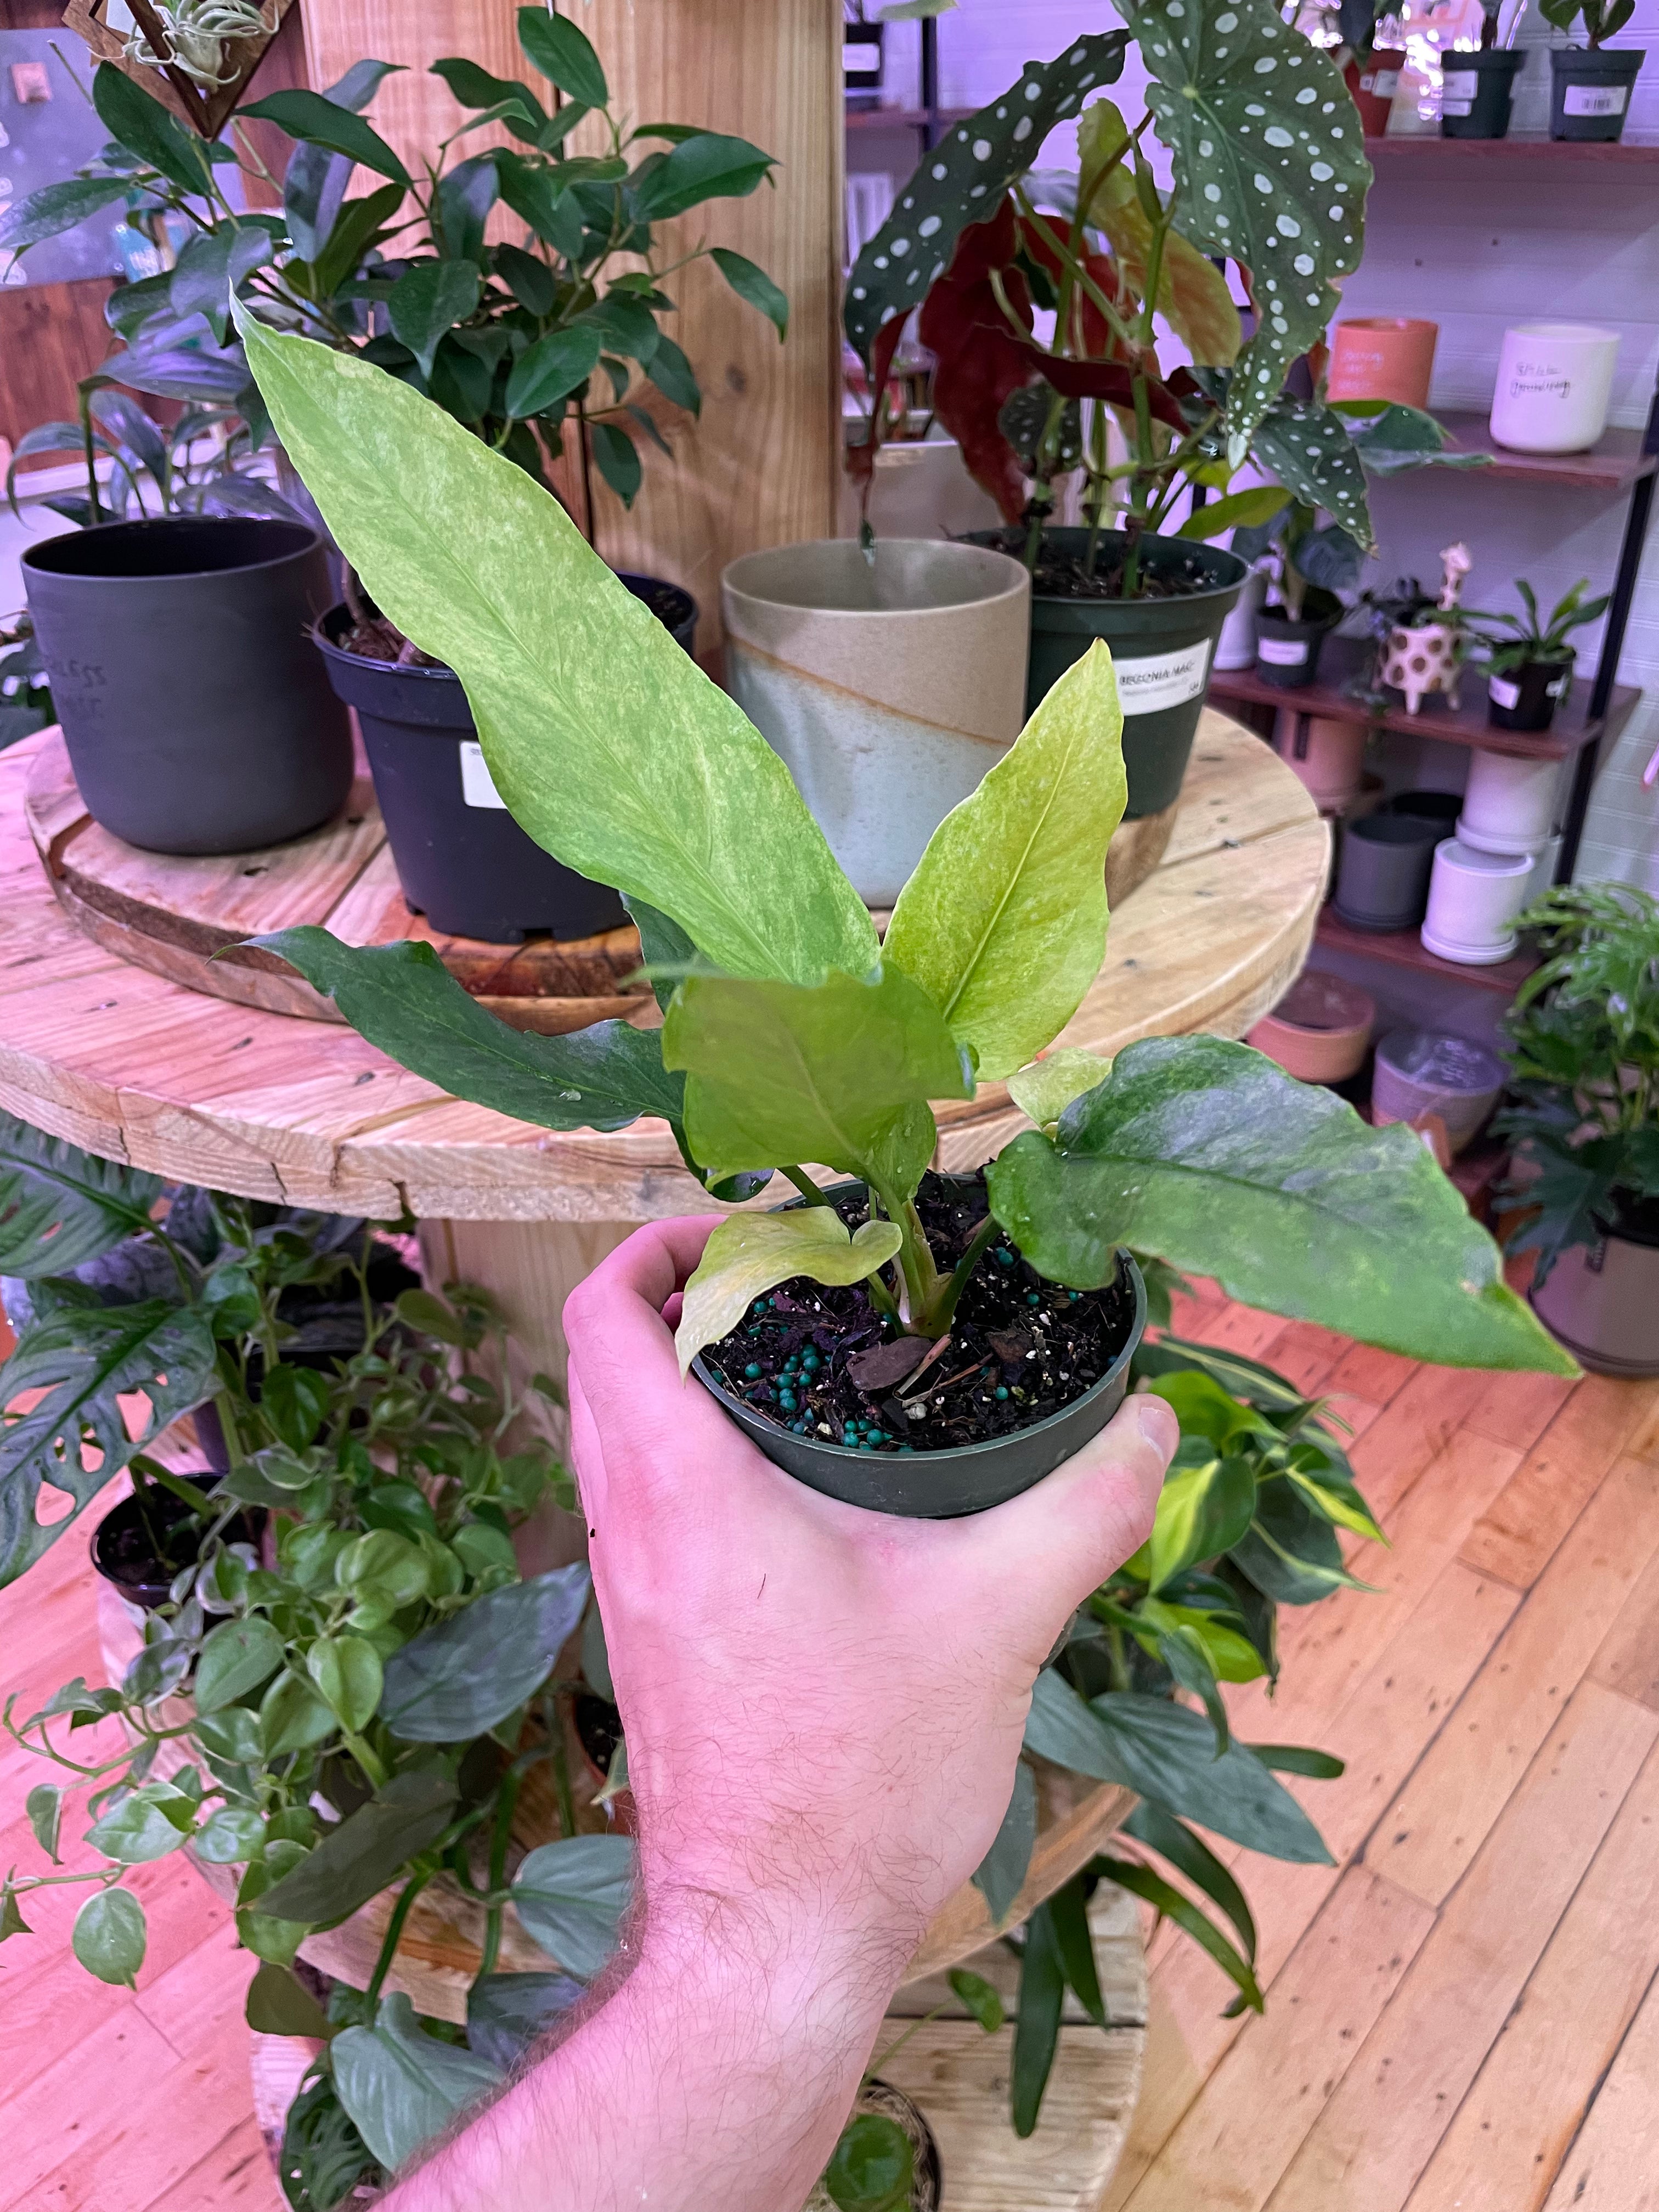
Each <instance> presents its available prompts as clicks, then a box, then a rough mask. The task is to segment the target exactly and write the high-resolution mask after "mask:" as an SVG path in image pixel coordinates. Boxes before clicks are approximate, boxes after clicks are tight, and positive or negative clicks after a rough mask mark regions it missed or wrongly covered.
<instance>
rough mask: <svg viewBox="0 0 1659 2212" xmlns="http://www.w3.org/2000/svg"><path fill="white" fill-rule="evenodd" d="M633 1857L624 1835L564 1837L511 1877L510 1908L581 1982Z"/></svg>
mask: <svg viewBox="0 0 1659 2212" xmlns="http://www.w3.org/2000/svg"><path fill="white" fill-rule="evenodd" d="M479 1602H480V1603H481V1604H482V1603H483V1602H485V1601H484V1600H482V1599H481V1600H480V1601H479ZM475 1610H476V1608H475ZM634 1856H635V1854H634V1845H633V1843H632V1840H631V1839H630V1838H629V1837H627V1836H568V1837H566V1838H564V1840H563V1841H562V1842H561V1843H556V1844H542V1845H540V1847H539V1848H538V1850H533V1851H532V1852H531V1853H530V1855H529V1856H528V1857H527V1858H526V1860H525V1862H524V1863H523V1865H522V1866H521V1867H520V1869H519V1871H518V1873H517V1874H516V1875H514V1876H513V1909H514V1911H516V1912H517V1913H518V1916H519V1917H520V1920H522V1921H523V1923H524V1924H525V1926H526V1929H528V1930H529V1931H530V1934H531V1936H532V1938H533V1939H534V1941H535V1942H538V1943H539V1944H540V1945H541V1947H542V1948H543V1950H544V1951H545V1952H546V1953H547V1954H548V1956H549V1957H550V1958H551V1959H556V1960H557V1961H558V1963H559V1965H560V1966H563V1967H564V1968H565V1969H566V1970H567V1971H568V1972H570V1973H572V1974H574V1975H577V1976H578V1977H579V1978H580V1979H581V1980H583V1981H585V1982H591V1981H592V1978H593V1977H594V1975H595V1974H597V1973H598V1972H599V1969H600V1967H601V1966H604V1964H605V1960H607V1959H608V1958H609V1957H610V1956H611V1953H612V1951H614V1950H615V1949H616V1948H617V1929H618V1927H619V1926H620V1924H621V1922H622V1917H623V1913H624V1912H625V1911H627V1909H628V1903H629V1898H630V1897H631V1896H632V1895H633V1890H634Z"/></svg>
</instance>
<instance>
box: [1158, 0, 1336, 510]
mask: <svg viewBox="0 0 1659 2212" xmlns="http://www.w3.org/2000/svg"><path fill="white" fill-rule="evenodd" d="M1122 12H1123V18H1124V21H1126V22H1127V25H1128V27H1129V28H1130V30H1131V32H1132V33H1133V35H1134V39H1135V43H1136V45H1137V46H1139V50H1140V55H1141V58H1142V60H1143V61H1144V62H1145V64H1146V69H1147V72H1148V75H1149V77H1150V80H1151V82H1149V83H1148V85H1147V88H1146V101H1147V105H1148V106H1149V107H1150V108H1151V109H1152V116H1153V124H1154V128H1155V129H1156V130H1157V131H1158V137H1160V138H1161V139H1162V140H1163V141H1164V144H1165V145H1166V146H1167V147H1168V148H1169V149H1170V153H1171V154H1172V155H1173V156H1174V169H1175V186H1176V191H1177V193H1178V195H1179V200H1178V212H1177V216H1176V222H1177V224H1178V227H1179V228H1180V230H1181V233H1182V235H1183V236H1184V237H1185V238H1187V239H1188V240H1191V242H1192V243H1193V244H1194V246H1198V247H1200V249H1201V250H1202V251H1203V252H1206V253H1215V254H1225V255H1227V256H1228V257H1229V258H1231V259H1232V260H1235V261H1237V262H1239V263H1240V264H1243V266H1244V267H1245V268H1247V269H1248V270H1249V272H1250V279H1251V292H1252V297H1253V298H1254V301H1255V306H1256V307H1257V310H1258V313H1259V317H1260V320H1259V323H1258V325H1257V330H1256V333H1255V337H1252V338H1251V340H1250V342H1249V344H1248V345H1247V346H1246V347H1245V349H1244V350H1243V353H1242V354H1241V355H1240V356H1239V358H1238V362H1237V366H1236V368H1235V369H1234V371H1233V378H1232V386H1231V391H1230V392H1229V393H1228V398H1227V410H1226V424H1227V428H1228V432H1229V447H1228V455H1229V459H1231V461H1232V462H1233V465H1235V467H1236V466H1237V465H1238V464H1239V463H1240V462H1241V461H1243V459H1244V457H1245V454H1246V453H1247V452H1248V450H1249V439H1250V435H1251V433H1252V432H1253V431H1254V429H1255V426H1256V424H1257V423H1258V422H1260V421H1261V418H1262V416H1264V415H1265V414H1266V412H1267V409H1268V408H1269V407H1270V406H1271V405H1272V404H1273V401H1274V399H1276V398H1278V396H1279V388H1280V386H1282V385H1283V384H1284V381H1285V371H1286V370H1287V369H1288V368H1289V367H1290V365H1291V362H1292V361H1294V360H1295V358H1296V356H1297V355H1298V354H1300V353H1303V352H1304V351H1305V350H1306V349H1307V348H1308V347H1309V346H1310V344H1311V343H1313V342H1314V340H1315V339H1316V338H1317V337H1319V336H1320V335H1321V333H1322V331H1323V330H1324V328H1325V325H1326V324H1327V323H1328V322H1329V320H1330V319H1331V317H1332V315H1333V314H1334V313H1335V311H1336V307H1337V305H1338V301H1339V299H1340V293H1339V291H1338V289H1337V286H1336V284H1335V283H1334V282H1333V280H1334V279H1335V278H1339V277H1343V276H1352V273H1353V271H1354V270H1356V269H1358V266H1359V261H1360V256H1361V254H1362V252H1364V242H1365V222H1364V216H1365V194H1366V191H1368V189H1369V188H1370V180H1371V173H1370V164H1369V163H1368V162H1367V161H1366V160H1365V154H1364V137H1363V134H1362V131H1361V129H1360V123H1359V118H1358V114H1357V113H1356V112H1355V110H1354V105H1353V102H1352V100H1351V99H1350V98H1349V96H1348V92H1347V88H1346V86H1345V85H1344V83H1343V82H1342V78H1341V75H1340V71H1339V70H1338V69H1337V68H1336V65H1335V64H1334V62H1333V61H1332V60H1331V58H1330V57H1329V55H1328V54H1327V53H1325V52H1323V51H1322V50H1321V49H1320V48H1318V47H1316V46H1312V45H1311V44H1310V42H1309V40H1307V39H1306V38H1304V35H1303V34H1302V33H1301V32H1300V31H1296V30H1292V29H1291V28H1290V27H1289V26H1288V25H1287V24H1285V22H1284V21H1283V20H1282V19H1281V18H1280V16H1279V11H1278V9H1277V8H1276V7H1275V6H1274V5H1273V0H1229V6H1228V9H1227V13H1228V14H1229V15H1231V17H1232V18H1233V19H1234V20H1233V21H1232V22H1231V24H1230V25H1229V27H1228V28H1227V30H1226V31H1225V33H1221V34H1220V35H1218V33H1217V19H1216V16H1215V15H1214V13H1213V11H1212V9H1208V8H1194V9H1192V10H1191V11H1190V12H1189V13H1184V14H1183V15H1182V16H1180V17H1178V18H1176V17H1171V16H1170V15H1169V14H1168V13H1167V10H1166V9H1164V7H1162V6H1158V5H1157V4H1154V0H1148V4H1144V5H1137V4H1134V0H1125V5H1124V9H1123V11H1122Z"/></svg>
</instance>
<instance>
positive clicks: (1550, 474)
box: [1437, 407, 1659, 491]
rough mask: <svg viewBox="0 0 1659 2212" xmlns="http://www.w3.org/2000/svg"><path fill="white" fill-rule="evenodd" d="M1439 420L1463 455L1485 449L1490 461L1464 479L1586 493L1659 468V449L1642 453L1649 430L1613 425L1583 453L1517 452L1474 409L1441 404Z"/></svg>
mask: <svg viewBox="0 0 1659 2212" xmlns="http://www.w3.org/2000/svg"><path fill="white" fill-rule="evenodd" d="M1437 419H1438V421H1439V422H1442V423H1443V425H1444V427H1445V428H1446V429H1447V430H1448V431H1449V433H1450V435H1451V441H1452V444H1453V445H1454V446H1455V447H1456V448H1457V450H1458V451H1459V452H1460V453H1487V454H1490V455H1491V457H1492V459H1491V465H1490V467H1488V468H1484V469H1480V470H1471V471H1470V472H1469V474H1468V476H1467V477H1463V478H1462V482H1463V483H1471V482H1474V483H1482V482H1486V483H1491V482H1492V481H1495V480H1497V479H1498V478H1502V479H1504V481H1506V482H1509V483H1559V484H1566V485H1569V486H1572V487H1576V488H1577V489H1580V490H1583V491H1628V490H1629V489H1630V488H1631V486H1632V484H1633V483H1637V482H1638V479H1639V478H1641V477H1650V476H1651V475H1652V474H1653V472H1654V470H1655V469H1656V468H1659V453H1644V451H1643V444H1644V439H1645V436H1646V433H1645V432H1644V431H1643V430H1640V429H1625V428H1619V429H1610V430H1605V431H1603V432H1602V434H1601V438H1600V439H1599V440H1598V441H1597V442H1596V443H1595V445H1594V446H1592V447H1590V449H1589V452H1588V453H1512V452H1510V449H1509V448H1508V447H1505V446H1499V445H1497V444H1495V443H1494V442H1493V440H1492V428H1491V424H1490V423H1489V422H1488V420H1487V418H1486V416H1485V415H1484V414H1482V413H1480V412H1478V411H1476V410H1474V409H1470V408H1462V407H1443V408H1440V409H1439V410H1437Z"/></svg>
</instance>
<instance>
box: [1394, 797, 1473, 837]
mask: <svg viewBox="0 0 1659 2212" xmlns="http://www.w3.org/2000/svg"><path fill="white" fill-rule="evenodd" d="M1376 811H1377V812H1378V813H1379V814H1411V815H1415V816H1416V817H1418V819H1419V821H1423V822H1434V823H1438V824H1439V825H1440V829H1439V834H1440V835H1441V836H1443V837H1449V836H1452V835H1453V834H1454V833H1455V829H1456V827H1457V817H1458V816H1459V815H1460V814H1461V813H1462V811H1463V794H1462V792H1461V791H1397V792H1395V795H1394V797H1393V798H1392V799H1384V800H1383V804H1382V805H1381V806H1379V807H1378V808H1377V810H1376Z"/></svg>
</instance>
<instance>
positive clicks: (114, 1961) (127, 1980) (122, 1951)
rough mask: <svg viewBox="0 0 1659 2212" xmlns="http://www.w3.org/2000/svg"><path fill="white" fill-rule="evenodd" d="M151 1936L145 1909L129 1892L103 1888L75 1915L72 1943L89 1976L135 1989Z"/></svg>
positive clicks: (120, 1987) (118, 1986)
mask: <svg viewBox="0 0 1659 2212" xmlns="http://www.w3.org/2000/svg"><path fill="white" fill-rule="evenodd" d="M148 1940H149V1929H148V1927H147V1926H146V1924H145V1921H144V1908H143V1905H140V1904H139V1902H138V1900H137V1898H136V1897H134V1896H133V1894H132V1893H131V1891H130V1890H125V1889H120V1888H115V1889H100V1891H99V1892H98V1893H97V1894H96V1895H95V1896H94V1897H89V1898H88V1899H87V1901H86V1903H85V1904H84V1905H82V1907H81V1910H80V1911H78V1912H77V1913H76V1916H75V1930H74V1933H73V1934H72V1935H71V1936H70V1944H71V1945H72V1947H73V1948H74V1951H75V1955H76V1958H77V1959H78V1960H80V1961H81V1964H82V1966H84V1967H85V1968H86V1970H87V1972H88V1973H89V1974H96V1975H97V1977H98V1978H99V1980H100V1982H109V1983H111V1984H113V1985H114V1986H115V1987H116V1988H117V1989H128V1990H134V1989H137V1986H138V1982H137V1974H138V1969H139V1967H140V1966H143V1963H144V1947H145V1944H146V1942H148Z"/></svg>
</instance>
